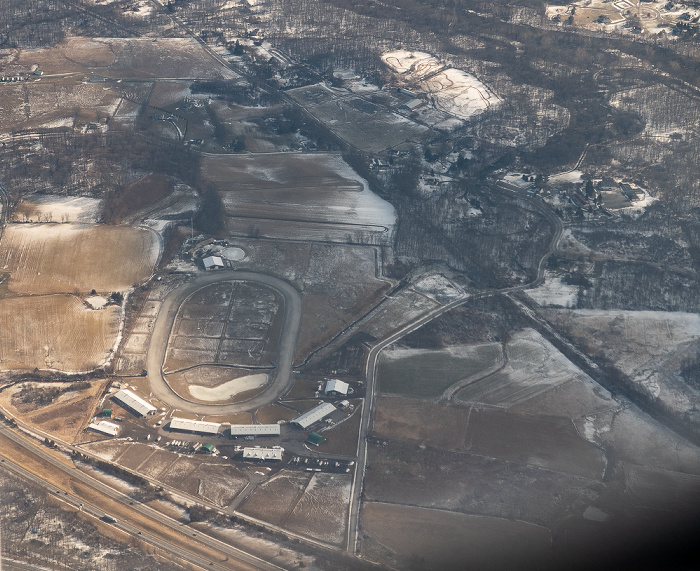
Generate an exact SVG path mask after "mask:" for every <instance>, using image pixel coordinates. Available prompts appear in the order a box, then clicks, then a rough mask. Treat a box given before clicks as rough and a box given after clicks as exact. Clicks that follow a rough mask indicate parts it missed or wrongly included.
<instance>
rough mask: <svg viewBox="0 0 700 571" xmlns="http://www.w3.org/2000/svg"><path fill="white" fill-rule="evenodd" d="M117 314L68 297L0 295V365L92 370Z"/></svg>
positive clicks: (104, 352) (105, 349) (109, 342)
mask: <svg viewBox="0 0 700 571" xmlns="http://www.w3.org/2000/svg"><path fill="white" fill-rule="evenodd" d="M120 313H121V309H120V308H119V307H116V306H108V307H106V308H104V309H101V310H99V311H93V310H90V309H87V308H86V307H85V306H84V305H83V303H82V301H81V300H80V299H79V298H77V297H74V296H69V295H49V296H40V297H19V298H8V299H0V331H2V335H0V369H34V368H35V367H38V368H39V369H58V370H61V371H66V372H69V371H75V372H77V371H89V370H92V369H95V368H97V367H98V366H99V365H100V364H101V363H102V362H103V361H104V360H105V359H106V358H107V357H109V356H110V353H109V351H110V349H112V347H113V346H114V343H115V341H116V339H117V333H118V328H119V317H120Z"/></svg>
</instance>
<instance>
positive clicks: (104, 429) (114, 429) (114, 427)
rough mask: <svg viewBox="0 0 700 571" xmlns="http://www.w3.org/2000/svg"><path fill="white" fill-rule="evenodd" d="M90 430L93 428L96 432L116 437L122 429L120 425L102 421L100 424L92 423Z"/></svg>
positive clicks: (89, 426)
mask: <svg viewBox="0 0 700 571" xmlns="http://www.w3.org/2000/svg"><path fill="white" fill-rule="evenodd" d="M88 428H91V429H92V430H94V431H95V432H100V433H102V434H106V435H107V436H116V435H117V434H119V430H120V429H121V427H120V426H119V425H118V424H114V423H113V422H107V421H106V420H100V422H91V423H90V424H89V425H88Z"/></svg>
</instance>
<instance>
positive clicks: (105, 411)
mask: <svg viewBox="0 0 700 571" xmlns="http://www.w3.org/2000/svg"><path fill="white" fill-rule="evenodd" d="M100 416H108V417H110V418H111V416H112V409H111V408H103V409H102V412H101V413H100Z"/></svg>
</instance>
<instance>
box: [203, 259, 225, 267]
mask: <svg viewBox="0 0 700 571" xmlns="http://www.w3.org/2000/svg"><path fill="white" fill-rule="evenodd" d="M202 263H203V264H204V269H205V270H215V269H216V268H223V267H224V261H223V260H222V259H221V258H220V257H219V256H207V257H206V258H203V259H202Z"/></svg>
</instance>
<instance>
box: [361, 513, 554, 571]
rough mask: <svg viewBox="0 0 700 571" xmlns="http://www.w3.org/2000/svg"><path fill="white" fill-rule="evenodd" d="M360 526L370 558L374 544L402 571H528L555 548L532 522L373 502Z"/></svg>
mask: <svg viewBox="0 0 700 571" xmlns="http://www.w3.org/2000/svg"><path fill="white" fill-rule="evenodd" d="M361 526H362V531H363V534H367V535H368V536H369V537H368V539H367V540H364V541H363V545H364V546H365V547H364V548H365V550H367V551H369V553H367V556H368V558H369V559H373V557H372V555H373V554H374V553H373V551H375V549H376V548H375V549H372V547H373V545H374V544H375V542H376V543H377V544H379V545H380V546H382V547H384V548H386V549H388V550H389V551H390V552H391V553H392V554H393V556H394V557H395V558H396V561H395V562H394V563H395V564H396V563H398V564H399V565H398V567H394V565H392V567H394V568H401V569H408V568H411V567H412V564H415V562H416V561H422V562H423V563H424V565H425V568H426V569H527V568H528V564H530V565H532V564H535V563H537V564H539V565H541V564H542V562H543V557H546V556H547V554H548V552H549V550H550V544H551V538H550V532H549V530H548V529H546V528H544V527H541V526H538V525H533V524H531V523H526V522H521V521H510V520H507V519H502V518H495V517H485V516H477V515H467V514H459V513H453V512H447V511H443V510H432V509H426V508H420V507H413V506H402V505H395V504H384V503H375V502H368V503H365V504H364V505H363V507H362V522H361ZM536 567H537V565H535V568H536Z"/></svg>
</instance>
